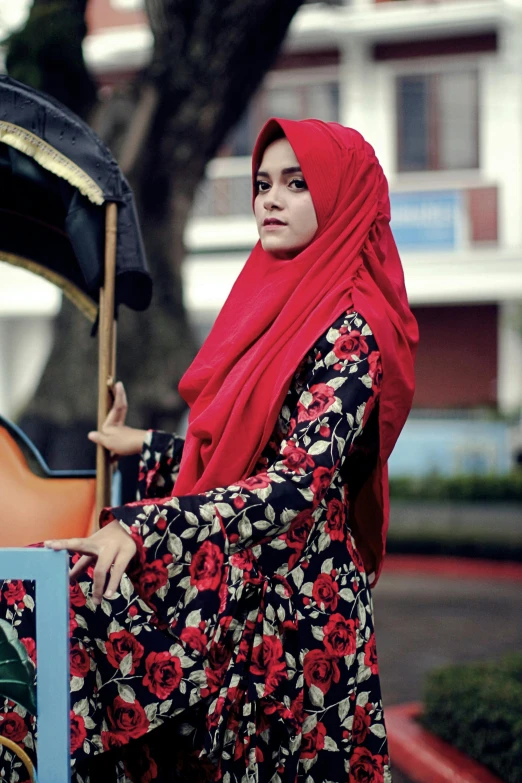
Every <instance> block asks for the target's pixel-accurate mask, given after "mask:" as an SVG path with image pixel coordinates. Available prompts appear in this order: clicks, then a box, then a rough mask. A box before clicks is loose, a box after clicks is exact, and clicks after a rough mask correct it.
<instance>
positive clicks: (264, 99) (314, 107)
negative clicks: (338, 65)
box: [219, 80, 339, 156]
mask: <svg viewBox="0 0 522 783" xmlns="http://www.w3.org/2000/svg"><path fill="white" fill-rule="evenodd" d="M270 117H285V118H286V119H290V120H302V119H305V118H306V117H316V118H317V119H319V120H325V122H338V121H339V87H338V84H337V82H334V81H328V82H315V83H314V82H312V83H309V84H303V83H299V82H298V81H297V80H296V84H292V85H290V84H285V85H284V86H273V87H268V88H264V89H261V90H260V92H259V93H258V94H257V95H256V97H255V98H254V99H253V101H252V102H251V104H250V107H249V109H248V110H247V112H246V113H245V114H244V115H243V117H242V119H241V120H240V121H239V123H238V125H237V126H236V128H235V129H234V131H233V132H232V133H231V135H230V137H229V138H228V140H227V142H226V143H225V144H224V145H223V147H222V148H221V150H220V153H219V154H220V155H227V156H231V155H245V156H246V155H251V154H252V149H253V147H254V143H255V140H256V138H257V134H258V133H259V131H260V130H261V128H262V127H263V125H264V124H265V122H266V121H267V120H268V119H269V118H270Z"/></svg>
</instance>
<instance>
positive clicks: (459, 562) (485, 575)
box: [383, 555, 522, 582]
mask: <svg viewBox="0 0 522 783" xmlns="http://www.w3.org/2000/svg"><path fill="white" fill-rule="evenodd" d="M383 573H384V574H386V573H390V574H396V573H401V574H427V575H439V576H449V577H456V578H458V579H479V580H483V579H492V580H495V579H505V580H506V581H510V582H522V563H506V562H502V561H497V560H479V559H474V558H466V557H442V556H440V555H386V559H385V561H384V568H383Z"/></svg>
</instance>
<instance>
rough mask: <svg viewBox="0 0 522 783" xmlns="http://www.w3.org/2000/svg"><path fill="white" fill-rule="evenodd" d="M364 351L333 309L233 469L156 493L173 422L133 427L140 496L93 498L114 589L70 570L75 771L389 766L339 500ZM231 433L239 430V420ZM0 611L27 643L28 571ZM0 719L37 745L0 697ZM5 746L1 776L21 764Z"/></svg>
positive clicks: (278, 782) (349, 479)
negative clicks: (253, 444)
mask: <svg viewBox="0 0 522 783" xmlns="http://www.w3.org/2000/svg"><path fill="white" fill-rule="evenodd" d="M380 382H381V364H380V354H379V350H378V346H377V344H376V341H375V339H374V337H373V335H372V332H371V330H370V328H369V326H368V324H367V323H366V322H365V321H364V319H363V318H362V317H361V316H360V315H359V314H358V313H357V312H353V311H349V312H347V313H345V314H343V315H342V316H341V317H340V318H338V319H337V320H336V322H335V323H334V324H333V325H332V326H331V328H330V329H329V330H328V332H327V333H326V334H325V335H323V336H322V337H321V339H320V340H319V341H318V342H317V344H316V345H315V346H314V347H313V348H312V349H311V350H310V351H309V352H308V354H307V355H306V357H305V358H304V359H303V361H302V362H301V364H300V366H299V368H298V370H297V371H296V373H295V376H294V378H293V381H292V383H291V386H290V389H289V391H288V394H287V396H286V399H285V402H284V405H283V407H282V409H281V412H280V415H279V419H278V422H277V425H276V427H275V429H274V432H273V434H272V437H271V438H270V440H269V442H268V444H267V445H266V448H265V449H264V451H263V454H262V456H261V458H260V460H259V462H258V464H257V466H256V468H255V470H254V472H253V474H252V475H251V476H250V477H249V478H247V479H246V480H244V481H238V482H237V483H236V484H234V485H231V486H228V487H223V488H217V489H213V490H211V491H208V492H205V493H203V494H200V495H194V496H183V497H179V498H177V497H172V496H171V491H172V488H173V485H174V482H175V479H176V474H177V470H178V468H179V463H180V460H181V457H182V452H183V440H182V439H180V438H178V437H176V436H171V435H167V434H165V433H160V432H150V433H149V435H148V438H147V440H146V443H145V444H144V447H143V452H142V459H141V465H140V495H141V499H140V500H139V501H138V502H136V503H131V504H128V505H125V506H121V507H118V508H113V509H110V510H106V511H105V512H104V516H103V519H102V521H103V522H107V521H110V520H112V519H116V520H118V521H119V522H120V523H121V524H122V525H123V526H124V527H125V529H126V530H127V531H128V532H129V533H130V534H131V535H132V536H133V538H134V540H135V541H136V543H137V545H138V552H137V555H136V557H135V558H134V560H133V561H132V562H131V564H130V566H129V568H128V571H127V574H126V575H125V576H124V578H123V580H122V582H121V585H120V590H119V592H118V593H116V594H115V595H114V596H113V598H111V600H106V599H103V601H102V604H101V606H98V607H96V606H95V605H94V604H93V602H92V600H91V597H90V596H91V576H92V574H89V573H87V574H85V575H84V576H82V577H81V578H80V580H79V581H78V582H76V583H75V584H73V585H72V586H71V610H70V634H71V743H72V744H71V751H72V780H73V783H94V782H95V781H101V780H102V781H104V783H105V781H106V782H107V783H113V782H114V783H129V782H130V781H132V782H133V783H149V782H152V781H157V782H158V783H164V782H165V781H190V783H197V781H206V782H208V783H210V781H215V782H219V783H268V782H269V781H270V783H294V781H302V782H303V783H342V782H343V781H346V783H390V781H391V772H390V762H389V756H388V748H387V740H386V729H385V724H384V716H383V706H382V700H381V691H380V685H379V670H378V664H377V655H376V646H375V634H374V626H373V607H372V597H371V592H370V589H369V587H368V582H367V577H366V574H365V571H364V567H363V564H362V561H361V558H360V556H359V554H358V551H357V548H356V545H355V542H354V539H353V536H352V531H351V530H350V521H349V517H348V502H349V496H350V493H352V494H353V493H355V492H356V491H357V486H358V482H359V483H360V482H361V481H363V480H364V474H365V470H366V469H368V470H370V466H371V464H372V458H373V455H375V454H376V453H377V448H378V446H377V444H376V442H375V436H374V433H375V432H376V428H375V427H374V426H373V425H372V422H375V420H376V416H377V409H378V400H379V391H380ZM237 447H238V448H241V432H238V433H237ZM0 597H1V600H0V609H1V615H2V616H3V617H4V618H6V619H7V620H8V621H9V622H11V623H12V624H13V625H14V626H15V627H16V629H17V631H18V635H19V637H20V638H21V639H22V641H23V643H24V644H25V645H26V647H27V648H28V650H29V653H30V655H31V656H32V657H33V659H34V656H35V654H36V653H35V644H34V623H33V617H34V614H33V613H34V600H33V594H32V588H31V585H30V584H29V583H22V582H4V583H3V584H2V588H1V593H0ZM0 734H3V735H4V736H8V737H11V738H12V739H14V740H15V741H17V742H19V743H20V744H21V745H22V746H23V747H24V748H25V750H26V751H27V752H28V753H29V754H32V755H33V757H34V745H35V738H34V726H33V725H32V721H31V719H30V718H29V716H28V715H26V714H25V712H24V710H23V709H22V708H20V707H18V706H15V705H13V704H12V703H9V702H6V703H5V705H4V708H3V711H2V712H1V713H0ZM23 775H24V773H23V769H22V768H21V766H20V765H19V764H18V762H17V761H16V759H15V757H14V756H13V755H12V753H10V752H9V751H8V750H6V749H5V748H4V749H3V751H2V755H1V757H0V778H1V779H2V780H6V781H22V780H23V779H24V777H23Z"/></svg>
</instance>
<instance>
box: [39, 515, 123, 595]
mask: <svg viewBox="0 0 522 783" xmlns="http://www.w3.org/2000/svg"><path fill="white" fill-rule="evenodd" d="M44 545H45V546H46V547H48V548H49V549H54V550H60V549H67V550H68V551H69V552H78V553H79V554H80V555H82V557H80V559H79V560H78V562H77V563H75V565H74V566H73V567H72V568H71V571H70V573H69V577H70V578H71V579H75V578H76V577H77V576H78V575H79V574H81V573H82V572H83V571H85V569H86V568H88V567H89V566H90V565H91V564H92V563H93V562H94V563H95V565H94V577H93V586H92V600H93V602H94V603H95V604H99V603H101V599H102V594H103V597H104V598H110V597H111V596H112V594H113V593H114V592H115V590H116V589H117V587H118V585H119V584H120V581H121V578H122V576H123V573H124V571H125V569H126V568H127V566H128V565H129V563H130V561H131V560H132V558H133V557H134V555H135V554H136V549H137V547H136V544H135V542H134V541H133V539H132V537H131V536H130V534H129V533H126V532H125V530H124V529H123V528H122V526H121V525H120V523H119V522H109V524H108V525H106V526H105V527H104V528H102V530H98V531H97V532H96V533H93V535H92V536H89V537H88V538H61V539H57V540H50V541H44ZM109 571H110V573H111V575H110V579H109V584H108V585H107V589H106V590H105V592H103V590H104V587H105V583H106V581H107V574H108V573H109Z"/></svg>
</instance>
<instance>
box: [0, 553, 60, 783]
mask: <svg viewBox="0 0 522 783" xmlns="http://www.w3.org/2000/svg"><path fill="white" fill-rule="evenodd" d="M0 579H29V580H34V581H35V582H36V654H37V661H38V686H37V706H38V780H39V782H40V783H69V781H70V761H69V757H70V752H69V748H70V730H69V711H70V695H69V557H68V554H67V552H53V551H52V550H50V549H21V548H20V549H19V548H13V549H11V548H0Z"/></svg>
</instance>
